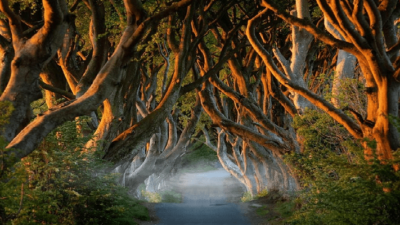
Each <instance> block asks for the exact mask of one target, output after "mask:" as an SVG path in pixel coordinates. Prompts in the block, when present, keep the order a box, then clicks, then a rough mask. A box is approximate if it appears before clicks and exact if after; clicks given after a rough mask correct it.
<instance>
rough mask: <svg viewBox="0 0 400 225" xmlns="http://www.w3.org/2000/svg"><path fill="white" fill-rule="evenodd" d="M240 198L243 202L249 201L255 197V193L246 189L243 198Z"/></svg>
mask: <svg viewBox="0 0 400 225" xmlns="http://www.w3.org/2000/svg"><path fill="white" fill-rule="evenodd" d="M240 200H241V201H242V202H249V201H252V200H254V198H253V195H252V194H251V193H250V192H249V191H246V192H245V193H243V196H242V198H240Z"/></svg>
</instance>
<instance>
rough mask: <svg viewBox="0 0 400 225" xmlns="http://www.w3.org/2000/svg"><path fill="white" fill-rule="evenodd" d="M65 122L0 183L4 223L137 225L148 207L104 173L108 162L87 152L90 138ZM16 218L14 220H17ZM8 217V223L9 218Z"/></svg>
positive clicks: (143, 218)
mask: <svg viewBox="0 0 400 225" xmlns="http://www.w3.org/2000/svg"><path fill="white" fill-rule="evenodd" d="M76 127H77V123H76V122H67V123H65V124H64V125H63V126H61V127H59V128H58V129H56V130H55V131H53V132H52V133H51V134H49V135H48V137H47V138H46V139H45V140H44V141H43V142H42V143H41V144H40V146H39V147H38V148H37V149H36V150H35V151H34V152H33V153H32V154H30V155H29V156H28V157H25V158H24V159H23V160H22V161H21V162H18V163H17V164H15V166H14V167H13V168H12V170H8V171H7V172H6V174H5V175H4V176H3V179H4V180H7V182H1V183H0V199H1V201H0V210H2V211H1V212H0V216H1V217H2V218H1V219H2V220H3V223H4V224H11V223H12V224H135V223H134V221H133V218H138V219H142V220H146V219H149V217H148V212H147V209H146V208H145V207H144V206H142V205H140V204H139V201H138V200H135V199H132V198H130V197H129V196H128V194H127V190H125V189H124V188H122V187H120V186H118V185H116V184H115V178H116V176H115V175H113V174H111V175H110V174H107V173H105V172H104V171H105V162H103V161H102V160H101V159H99V157H98V156H97V155H96V152H95V151H94V150H93V149H86V148H84V145H85V143H86V142H87V141H88V140H89V138H90V137H81V135H78V134H77V129H76ZM13 215H14V216H13ZM6 217H8V221H7V218H6Z"/></svg>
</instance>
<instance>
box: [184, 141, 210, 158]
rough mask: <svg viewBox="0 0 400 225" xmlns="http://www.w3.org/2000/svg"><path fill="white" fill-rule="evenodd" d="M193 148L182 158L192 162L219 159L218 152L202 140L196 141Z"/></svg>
mask: <svg viewBox="0 0 400 225" xmlns="http://www.w3.org/2000/svg"><path fill="white" fill-rule="evenodd" d="M192 149H195V150H193V151H192V152H190V153H188V154H186V155H184V156H183V159H182V160H185V161H189V162H190V163H196V162H199V161H216V160H218V158H217V153H216V152H215V151H213V150H212V149H210V148H209V147H208V146H207V145H204V144H202V143H201V142H196V143H195V144H194V145H193V147H192Z"/></svg>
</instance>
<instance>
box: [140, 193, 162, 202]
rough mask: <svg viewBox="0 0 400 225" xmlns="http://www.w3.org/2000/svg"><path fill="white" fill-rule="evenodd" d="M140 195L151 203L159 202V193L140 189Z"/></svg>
mask: <svg viewBox="0 0 400 225" xmlns="http://www.w3.org/2000/svg"><path fill="white" fill-rule="evenodd" d="M142 196H143V197H144V198H145V199H146V200H147V201H148V202H152V203H160V202H161V200H162V198H161V195H160V194H159V193H157V192H150V191H145V190H142Z"/></svg>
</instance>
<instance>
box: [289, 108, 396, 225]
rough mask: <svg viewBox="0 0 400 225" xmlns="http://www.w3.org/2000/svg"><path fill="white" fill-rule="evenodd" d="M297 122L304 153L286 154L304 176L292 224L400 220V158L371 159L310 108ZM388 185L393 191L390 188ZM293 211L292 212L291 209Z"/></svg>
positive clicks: (322, 114) (390, 222)
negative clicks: (366, 158) (398, 166)
mask: <svg viewBox="0 0 400 225" xmlns="http://www.w3.org/2000/svg"><path fill="white" fill-rule="evenodd" d="M294 127H295V128H296V129H297V132H298V134H299V135H302V136H303V137H304V143H303V144H304V148H305V149H304V152H303V153H302V154H292V155H289V156H287V157H286V159H287V161H288V162H289V163H291V164H292V165H293V166H294V167H295V169H296V170H295V172H296V173H297V175H298V176H299V177H300V178H301V182H302V183H301V184H302V186H303V187H304V191H303V192H302V193H301V194H300V196H299V199H297V201H300V203H301V207H300V209H299V210H297V211H296V212H294V214H293V215H291V217H290V218H289V219H288V222H290V223H292V224H399V223H400V222H399V221H400V213H399V211H398V210H399V209H400V188H399V187H400V173H399V171H394V170H393V164H399V163H400V156H399V151H397V152H395V154H394V155H395V160H393V161H390V162H387V163H386V164H381V163H380V162H379V161H378V160H377V159H376V157H375V159H374V160H371V161H366V160H365V158H364V154H363V148H362V147H361V145H360V144H359V143H358V142H357V141H356V140H353V139H352V138H351V137H350V135H349V134H348V133H347V132H346V131H345V130H344V128H343V127H342V126H340V125H338V124H337V123H336V122H335V121H333V119H331V118H330V117H329V116H327V115H326V114H324V113H321V112H318V111H316V110H314V111H307V112H306V113H305V115H303V116H302V117H297V118H296V119H295V122H294ZM384 190H391V191H390V192H385V191H384ZM288 215H289V214H288Z"/></svg>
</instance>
